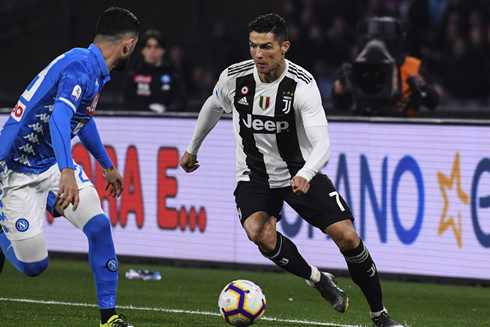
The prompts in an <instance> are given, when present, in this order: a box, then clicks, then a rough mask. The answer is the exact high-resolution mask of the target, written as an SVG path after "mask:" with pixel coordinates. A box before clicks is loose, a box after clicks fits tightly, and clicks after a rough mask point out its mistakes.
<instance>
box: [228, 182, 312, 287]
mask: <svg viewBox="0 0 490 327" xmlns="http://www.w3.org/2000/svg"><path fill="white" fill-rule="evenodd" d="M234 194H235V200H236V203H237V209H238V212H239V216H240V220H241V223H242V225H243V228H244V229H245V231H246V233H247V235H248V237H249V238H250V240H251V241H252V242H254V243H255V244H256V245H257V246H258V248H259V251H260V252H261V253H262V255H263V256H264V257H266V258H267V259H269V260H271V261H272V262H274V263H275V264H276V265H278V266H279V267H281V268H282V269H284V270H286V271H288V272H290V273H292V274H294V275H296V276H299V277H302V278H309V277H310V275H311V273H312V270H311V267H310V265H308V263H306V261H305V259H304V258H303V257H302V256H301V254H300V253H299V252H298V249H297V247H296V245H294V243H293V242H292V241H291V240H290V239H289V238H287V237H286V236H284V235H282V234H281V233H279V232H277V231H276V222H277V221H278V220H279V219H280V217H281V216H280V211H281V208H282V203H283V201H282V199H281V198H280V197H278V196H276V195H275V194H274V192H272V191H271V190H269V189H265V188H262V187H260V186H258V185H256V184H254V183H244V182H241V183H239V184H238V186H237V189H236V190H235V193H234ZM276 217H278V218H276Z"/></svg>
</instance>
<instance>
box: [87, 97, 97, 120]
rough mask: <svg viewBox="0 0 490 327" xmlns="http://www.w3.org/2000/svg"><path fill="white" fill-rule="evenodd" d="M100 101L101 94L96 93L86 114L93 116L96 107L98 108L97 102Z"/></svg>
mask: <svg viewBox="0 0 490 327" xmlns="http://www.w3.org/2000/svg"><path fill="white" fill-rule="evenodd" d="M98 101H99V93H95V96H94V98H93V100H92V102H90V105H89V106H88V107H87V109H85V113H86V114H87V115H89V116H93V115H94V112H95V107H97V102H98Z"/></svg>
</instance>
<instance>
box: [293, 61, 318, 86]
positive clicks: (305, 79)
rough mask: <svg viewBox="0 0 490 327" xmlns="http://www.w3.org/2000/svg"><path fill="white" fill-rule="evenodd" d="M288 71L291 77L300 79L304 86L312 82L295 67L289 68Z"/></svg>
mask: <svg viewBox="0 0 490 327" xmlns="http://www.w3.org/2000/svg"><path fill="white" fill-rule="evenodd" d="M288 71H289V72H290V73H292V74H293V75H296V76H297V77H298V78H300V79H302V80H303V81H305V82H306V84H309V83H310V82H311V80H312V78H311V77H310V76H308V75H307V74H306V73H305V72H304V71H302V70H299V69H298V68H297V67H294V66H292V65H291V66H290V67H289V69H288Z"/></svg>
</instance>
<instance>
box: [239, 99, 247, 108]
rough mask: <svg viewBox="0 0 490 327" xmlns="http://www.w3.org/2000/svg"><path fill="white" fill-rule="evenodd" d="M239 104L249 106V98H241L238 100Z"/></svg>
mask: <svg viewBox="0 0 490 327" xmlns="http://www.w3.org/2000/svg"><path fill="white" fill-rule="evenodd" d="M238 104H241V105H244V106H248V101H247V98H246V97H243V98H241V99H240V100H238Z"/></svg>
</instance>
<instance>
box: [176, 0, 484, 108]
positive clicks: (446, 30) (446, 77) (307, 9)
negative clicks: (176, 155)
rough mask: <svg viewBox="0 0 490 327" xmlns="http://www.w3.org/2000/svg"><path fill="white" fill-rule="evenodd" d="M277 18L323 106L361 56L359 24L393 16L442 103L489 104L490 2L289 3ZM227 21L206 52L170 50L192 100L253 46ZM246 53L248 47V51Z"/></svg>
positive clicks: (342, 0) (183, 48)
mask: <svg viewBox="0 0 490 327" xmlns="http://www.w3.org/2000/svg"><path fill="white" fill-rule="evenodd" d="M277 12H278V14H280V15H282V16H283V17H285V19H286V21H287V23H288V25H289V37H290V40H291V48H290V50H289V52H288V54H287V58H288V59H290V60H292V61H294V62H296V63H298V64H299V65H301V66H303V67H304V68H306V69H307V70H308V71H310V72H311V73H312V74H313V75H314V76H315V78H316V80H317V83H318V85H319V88H320V90H321V92H322V97H323V98H324V100H329V99H330V90H331V87H332V83H333V82H334V78H335V72H336V70H337V69H338V67H340V65H341V64H342V62H345V61H353V60H354V59H355V57H356V56H357V54H358V51H359V48H358V44H357V43H358V42H357V31H356V29H357V24H358V22H359V21H361V20H363V19H365V18H368V17H374V16H392V17H397V18H399V19H401V20H402V22H404V23H405V24H406V26H407V35H406V42H405V46H406V50H407V51H408V53H409V54H410V55H412V56H415V57H417V58H420V59H421V60H422V62H423V63H424V66H425V69H426V73H427V74H426V75H427V77H428V79H429V81H430V82H431V83H432V84H433V85H434V86H435V87H436V89H437V91H438V93H439V95H440V97H441V104H442V105H464V106H472V105H473V106H485V105H487V104H488V102H489V101H488V99H489V97H488V89H489V84H490V82H489V80H490V79H489V76H490V56H489V47H490V20H489V16H490V1H488V0H472V1H463V0H364V1H358V0H331V1H320V0H286V1H284V5H283V7H282V8H280V10H278V11H277ZM236 33H241V32H240V31H237V30H236V27H235V26H231V24H230V23H228V24H227V23H226V22H224V21H218V22H216V23H215V24H214V26H213V29H212V32H211V33H209V38H207V39H206V38H205V39H202V40H200V41H199V42H200V43H202V44H204V45H205V46H204V47H202V48H203V49H205V50H204V55H203V53H202V52H198V53H196V52H193V51H190V50H189V49H191V48H192V47H193V45H191V44H173V45H172V46H171V47H170V51H169V58H168V59H169V61H170V62H172V63H173V64H174V65H175V66H176V68H177V69H179V70H180V71H181V72H182V73H183V76H185V82H186V87H187V91H188V93H189V95H190V96H191V97H193V98H205V97H207V96H209V94H210V92H211V90H212V88H213V86H214V83H215V82H216V80H217V79H218V76H219V73H220V72H221V71H222V69H223V68H225V67H226V66H227V65H229V64H231V63H233V62H236V61H239V60H245V59H248V58H246V57H243V54H244V53H247V50H246V48H247V46H248V44H246V43H244V44H238V43H236V41H235V39H236V38H233V37H232V35H234V34H236ZM243 48H245V49H243Z"/></svg>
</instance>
